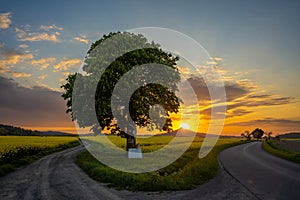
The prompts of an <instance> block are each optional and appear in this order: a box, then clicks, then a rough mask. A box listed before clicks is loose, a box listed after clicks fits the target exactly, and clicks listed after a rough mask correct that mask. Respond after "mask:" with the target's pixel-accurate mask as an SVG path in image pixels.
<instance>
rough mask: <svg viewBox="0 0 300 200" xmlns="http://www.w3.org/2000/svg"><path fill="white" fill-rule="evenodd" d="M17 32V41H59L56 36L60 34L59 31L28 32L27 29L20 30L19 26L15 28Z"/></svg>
mask: <svg viewBox="0 0 300 200" xmlns="http://www.w3.org/2000/svg"><path fill="white" fill-rule="evenodd" d="M15 31H16V33H17V38H18V40H19V41H29V42H36V41H51V42H61V41H60V40H59V39H58V38H57V36H58V35H60V33H59V32H54V33H48V32H29V31H28V30H22V29H19V28H16V29H15Z"/></svg>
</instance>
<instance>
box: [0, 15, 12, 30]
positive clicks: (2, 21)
mask: <svg viewBox="0 0 300 200" xmlns="http://www.w3.org/2000/svg"><path fill="white" fill-rule="evenodd" d="M10 24H11V13H9V12H7V13H0V28H1V29H7V28H9V26H10Z"/></svg>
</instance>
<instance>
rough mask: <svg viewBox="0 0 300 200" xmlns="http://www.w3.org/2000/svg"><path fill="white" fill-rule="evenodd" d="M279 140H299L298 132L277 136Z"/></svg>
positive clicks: (299, 134)
mask: <svg viewBox="0 0 300 200" xmlns="http://www.w3.org/2000/svg"><path fill="white" fill-rule="evenodd" d="M279 137H280V138H300V133H299V132H292V133H284V134H280V135H279Z"/></svg>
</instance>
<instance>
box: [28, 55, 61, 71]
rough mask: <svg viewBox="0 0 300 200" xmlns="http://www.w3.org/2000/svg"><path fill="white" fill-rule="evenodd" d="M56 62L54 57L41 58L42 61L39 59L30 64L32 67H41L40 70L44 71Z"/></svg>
mask: <svg viewBox="0 0 300 200" xmlns="http://www.w3.org/2000/svg"><path fill="white" fill-rule="evenodd" d="M55 60H56V59H55V58H53V57H49V58H40V59H37V60H32V61H31V62H30V63H31V64H32V65H35V66H39V67H40V70H44V69H47V68H48V67H49V66H50V64H52V63H53V62H54V61H55Z"/></svg>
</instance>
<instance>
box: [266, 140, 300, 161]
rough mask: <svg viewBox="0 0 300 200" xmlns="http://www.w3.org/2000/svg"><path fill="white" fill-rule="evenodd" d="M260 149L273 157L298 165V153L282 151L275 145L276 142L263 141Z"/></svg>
mask: <svg viewBox="0 0 300 200" xmlns="http://www.w3.org/2000/svg"><path fill="white" fill-rule="evenodd" d="M262 147H263V149H264V150H265V151H267V152H269V153H271V154H273V155H275V156H278V157H280V158H283V159H286V160H289V161H292V162H296V163H300V153H298V152H293V151H289V150H286V149H283V148H281V147H280V146H278V145H277V144H276V141H264V142H263V144H262Z"/></svg>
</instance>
